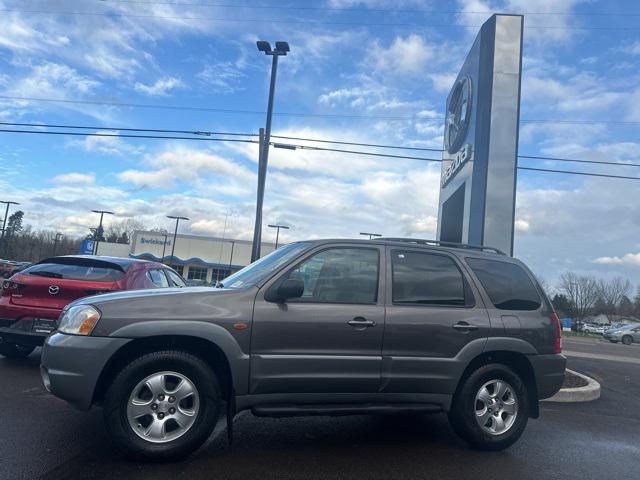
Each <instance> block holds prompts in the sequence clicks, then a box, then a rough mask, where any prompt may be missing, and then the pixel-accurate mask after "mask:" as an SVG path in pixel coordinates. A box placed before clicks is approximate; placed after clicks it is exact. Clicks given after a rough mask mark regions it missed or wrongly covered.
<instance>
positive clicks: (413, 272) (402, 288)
mask: <svg viewBox="0 0 640 480" xmlns="http://www.w3.org/2000/svg"><path fill="white" fill-rule="evenodd" d="M393 255H396V258H395V271H396V272H395V275H394V264H392V263H391V262H393V261H394V258H393ZM399 255H404V257H399ZM425 255H426V257H425ZM387 258H388V263H389V265H392V266H391V268H389V269H388V273H387V281H388V284H389V285H390V288H389V289H388V290H389V292H388V293H387V300H388V305H387V309H386V323H385V334H384V341H383V349H382V355H383V371H382V381H381V391H383V392H394V393H398V392H422V393H446V394H451V393H453V390H454V389H455V384H456V381H457V378H458V377H459V375H460V373H461V371H460V369H461V368H463V365H462V362H458V361H456V359H455V357H456V355H457V354H458V353H459V352H460V351H461V350H462V349H463V348H464V347H465V346H466V345H468V344H470V343H472V342H474V341H478V340H480V341H482V339H484V338H486V337H487V336H488V332H489V328H490V322H489V316H488V315H487V313H486V311H485V309H484V308H483V304H482V302H481V300H480V298H479V296H478V295H477V292H476V291H475V289H474V288H473V286H472V285H471V284H470V283H469V282H468V281H467V280H466V279H465V278H464V277H463V274H462V271H461V269H460V267H459V265H458V264H457V262H456V261H455V259H454V258H453V257H450V256H448V255H442V254H440V253H428V252H425V251H424V250H420V251H411V250H399V249H389V252H388V256H387ZM399 261H402V262H405V264H404V265H402V268H403V269H404V271H402V272H401V268H399V267H398V265H397V263H398V262H399ZM394 277H395V279H396V283H395V289H396V293H395V294H394V292H393V291H392V290H393V288H394V284H393V283H392V279H393V278H394ZM415 282H420V285H412V284H414V283H415ZM405 299H406V300H405ZM476 299H477V300H476ZM420 302H424V303H420ZM438 302H441V303H440V304H438ZM476 343H477V342H476ZM477 348H480V347H477Z"/></svg>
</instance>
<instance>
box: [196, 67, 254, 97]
mask: <svg viewBox="0 0 640 480" xmlns="http://www.w3.org/2000/svg"><path fill="white" fill-rule="evenodd" d="M197 77H198V78H199V79H200V80H202V81H203V82H204V83H205V84H206V85H207V86H208V87H213V91H214V92H216V93H234V92H237V91H240V90H244V87H243V86H242V80H243V78H244V77H245V74H244V73H243V72H242V71H241V69H240V68H239V67H238V65H237V64H236V63H232V62H218V63H215V64H212V65H206V66H205V67H204V69H202V71H200V72H199V73H198V74H197Z"/></svg>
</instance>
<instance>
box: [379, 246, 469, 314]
mask: <svg viewBox="0 0 640 480" xmlns="http://www.w3.org/2000/svg"><path fill="white" fill-rule="evenodd" d="M391 259H392V262H391V267H392V275H393V285H392V298H393V303H399V304H418V305H459V306H462V305H465V282H464V278H463V277H462V273H461V272H460V269H459V268H458V266H457V265H456V264H455V262H454V261H453V260H452V259H451V258H449V257H446V256H444V255H434V254H430V253H422V252H413V251H398V250H395V251H393V252H392V254H391Z"/></svg>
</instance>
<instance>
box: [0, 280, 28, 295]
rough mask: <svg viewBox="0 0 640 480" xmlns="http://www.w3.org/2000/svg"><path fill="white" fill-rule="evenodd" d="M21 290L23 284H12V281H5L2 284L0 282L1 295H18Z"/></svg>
mask: <svg viewBox="0 0 640 480" xmlns="http://www.w3.org/2000/svg"><path fill="white" fill-rule="evenodd" d="M23 288H24V284H22V283H18V282H14V281H12V280H5V281H4V282H2V294H3V295H12V294H14V293H18V292H19V291H20V290H22V289H23Z"/></svg>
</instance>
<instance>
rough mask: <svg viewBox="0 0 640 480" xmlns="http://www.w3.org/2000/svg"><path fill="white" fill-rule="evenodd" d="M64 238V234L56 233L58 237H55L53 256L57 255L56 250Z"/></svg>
mask: <svg viewBox="0 0 640 480" xmlns="http://www.w3.org/2000/svg"><path fill="white" fill-rule="evenodd" d="M61 238H62V234H61V233H60V232H58V233H56V238H54V239H53V256H54V257H55V256H56V250H57V249H58V242H59V241H60V239H61Z"/></svg>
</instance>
